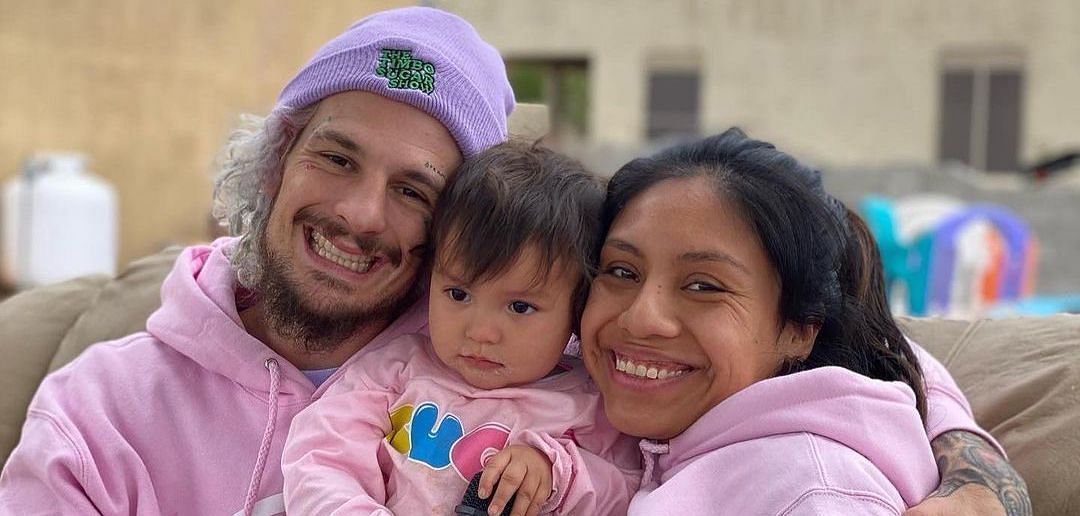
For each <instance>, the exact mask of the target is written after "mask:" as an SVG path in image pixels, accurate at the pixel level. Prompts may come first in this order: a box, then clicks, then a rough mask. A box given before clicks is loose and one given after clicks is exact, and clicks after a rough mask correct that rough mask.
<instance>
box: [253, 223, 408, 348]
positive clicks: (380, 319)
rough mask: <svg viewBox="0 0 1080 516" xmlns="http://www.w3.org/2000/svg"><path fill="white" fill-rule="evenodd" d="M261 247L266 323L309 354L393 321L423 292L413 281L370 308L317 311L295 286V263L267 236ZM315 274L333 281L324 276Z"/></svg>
mask: <svg viewBox="0 0 1080 516" xmlns="http://www.w3.org/2000/svg"><path fill="white" fill-rule="evenodd" d="M260 247H261V252H260V253H259V260H260V262H261V264H260V265H261V270H262V278H261V281H260V285H259V288H258V291H259V294H260V297H261V300H262V302H263V304H264V308H265V317H266V322H267V324H269V326H270V328H271V329H272V330H273V331H274V332H276V333H277V334H278V335H280V336H281V337H284V338H287V339H291V340H293V341H294V342H296V343H297V345H298V346H303V349H304V351H306V352H307V353H311V354H324V353H331V352H333V351H335V350H337V349H338V348H340V347H341V346H342V344H344V343H345V342H346V341H347V340H349V338H350V337H352V336H354V335H356V334H358V333H360V332H361V331H363V330H364V329H366V328H370V327H373V326H376V325H385V324H386V323H388V322H389V321H392V320H393V319H394V318H396V317H397V316H398V315H400V314H401V313H402V312H404V311H405V309H407V308H408V307H409V306H410V305H412V304H413V303H415V302H416V300H418V299H419V298H420V296H421V295H422V293H423V288H422V285H421V282H419V281H413V282H412V283H411V285H410V286H409V287H408V288H406V289H404V290H403V291H401V292H394V293H390V295H388V296H387V297H385V298H383V299H380V300H378V301H377V302H375V303H374V304H371V305H368V306H361V307H356V308H350V309H345V310H336V311H334V310H330V311H325V310H324V311H318V310H316V309H313V308H312V307H311V306H310V304H309V303H307V302H305V300H304V299H303V296H302V295H301V293H300V289H299V287H298V286H297V285H296V282H295V279H294V274H295V270H294V268H293V266H292V264H291V263H289V261H288V259H287V258H285V257H284V256H281V255H279V254H277V253H275V252H274V251H273V250H272V249H270V246H269V245H268V242H267V239H266V238H265V233H264V238H263V241H262V245H261V246H260ZM314 274H315V275H316V277H322V278H325V279H327V280H328V281H330V282H332V281H333V279H331V278H328V277H326V276H324V275H322V274H321V273H314ZM325 288H326V289H327V290H333V289H334V288H335V287H334V286H332V285H329V284H328V285H326V286H325Z"/></svg>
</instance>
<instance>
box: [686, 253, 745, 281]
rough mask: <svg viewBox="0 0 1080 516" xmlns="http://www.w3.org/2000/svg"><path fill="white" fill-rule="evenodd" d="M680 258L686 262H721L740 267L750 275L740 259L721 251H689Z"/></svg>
mask: <svg viewBox="0 0 1080 516" xmlns="http://www.w3.org/2000/svg"><path fill="white" fill-rule="evenodd" d="M679 259H680V260H682V261H684V262H721V263H726V264H729V265H731V266H733V267H735V268H736V269H739V270H741V271H742V272H743V274H746V275H750V270H749V269H747V268H746V266H745V265H743V264H742V262H740V261H739V260H736V259H735V257H734V256H731V255H730V254H727V253H724V252H720V251H691V252H689V253H683V254H682V255H681V256H679Z"/></svg>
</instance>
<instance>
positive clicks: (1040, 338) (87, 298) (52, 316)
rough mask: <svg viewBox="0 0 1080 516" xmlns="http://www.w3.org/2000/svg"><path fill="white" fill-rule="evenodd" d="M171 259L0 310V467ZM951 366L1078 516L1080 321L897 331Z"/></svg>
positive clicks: (139, 317) (1060, 502) (139, 312)
mask: <svg viewBox="0 0 1080 516" xmlns="http://www.w3.org/2000/svg"><path fill="white" fill-rule="evenodd" d="M177 252H178V251H177V250H175V249H174V250H169V251H165V252H163V253H160V254H157V255H154V256H151V257H149V258H145V259H143V260H140V261H137V262H135V263H133V264H132V265H131V266H130V267H129V268H128V269H127V270H125V271H124V272H123V273H121V274H120V275H119V276H118V277H116V278H108V277H104V276H97V277H89V278H82V279H77V280H73V281H69V282H67V283H62V284H59V285H54V286H50V287H46V288H40V289H36V290H31V291H28V292H24V293H22V294H19V295H17V296H15V297H13V298H11V299H9V300H7V301H5V302H3V303H0V349H3V350H4V357H3V359H2V360H0V390H2V392H4V396H3V397H2V398H0V460H4V459H6V457H7V456H8V454H9V453H10V451H11V448H12V447H14V445H15V443H16V442H17V441H18V439H19V431H20V427H21V425H22V421H23V418H24V417H25V415H26V407H27V405H28V404H29V402H30V398H31V396H33V393H34V389H35V388H36V387H37V385H38V383H39V382H40V381H41V379H42V377H43V376H44V375H45V374H46V373H48V372H49V371H53V370H55V369H57V368H59V367H62V366H63V365H64V364H66V363H67V362H68V361H70V360H71V359H73V358H74V357H76V356H77V355H78V354H79V353H80V352H81V351H82V350H83V349H84V348H85V347H86V346H87V345H89V344H91V343H94V342H98V341H101V340H107V339H111V338H116V337H119V336H122V335H125V334H127V333H131V332H135V331H140V330H141V329H142V328H143V324H144V322H145V320H146V317H147V316H148V315H149V314H150V312H152V311H153V310H154V309H156V307H157V306H158V304H159V299H158V287H159V285H160V283H161V280H162V279H163V278H164V277H165V274H167V273H168V271H169V268H170V266H171V264H172V261H173V260H174V258H175V257H176V254H177ZM903 324H904V327H905V329H906V331H907V332H908V333H909V335H910V336H911V337H912V338H914V339H915V340H916V341H918V342H920V343H922V344H923V345H924V346H925V347H926V348H927V349H928V350H929V351H930V352H931V353H933V354H934V355H935V356H937V357H938V358H939V359H941V361H942V362H944V363H945V365H946V366H948V368H949V370H950V371H951V372H952V374H953V376H954V377H955V378H956V381H957V382H958V383H959V384H960V387H961V388H962V389H963V390H964V392H965V394H967V396H968V399H969V400H970V401H971V405H972V407H973V408H974V410H975V416H976V418H977V419H978V421H979V424H981V425H982V426H983V427H985V428H987V429H988V430H990V432H991V433H993V434H994V436H995V437H996V438H997V439H998V440H1000V441H1001V444H1002V445H1004V446H1005V449H1006V450H1007V451H1008V453H1009V455H1010V458H1011V461H1012V464H1013V465H1014V466H1015V467H1016V469H1017V470H1019V471H1020V473H1021V474H1022V475H1023V476H1024V478H1025V479H1026V480H1027V483H1028V487H1029V489H1030V492H1031V499H1032V504H1033V506H1034V508H1035V514H1039V515H1043V514H1053V515H1076V514H1080V316H1077V315H1071V316H1070V315H1061V316H1056V317H1048V318H1039V319H1035V318H1027V319H1024V318H1021V319H1010V320H979V321H974V322H967V321H946V320H929V319H910V320H905V321H903Z"/></svg>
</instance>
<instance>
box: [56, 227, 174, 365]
mask: <svg viewBox="0 0 1080 516" xmlns="http://www.w3.org/2000/svg"><path fill="white" fill-rule="evenodd" d="M180 251H181V248H179V247H174V248H170V249H166V250H164V251H162V252H160V253H157V254H155V255H152V256H147V257H146V258H142V259H140V260H137V261H134V262H131V264H130V265H128V268H127V269H125V270H124V271H123V272H121V273H120V275H118V276H117V277H116V278H115V279H113V280H112V281H110V282H108V283H106V284H105V285H104V286H103V287H102V288H101V291H100V292H99V294H98V296H97V298H96V299H95V300H94V302H93V304H91V305H90V306H88V307H87V309H86V311H84V312H83V313H82V314H81V315H79V318H78V319H76V320H75V322H74V324H73V325H72V326H71V329H70V330H68V332H67V333H66V334H65V335H64V336H63V340H61V341H60V346H59V347H58V348H57V350H56V355H55V356H54V357H53V358H52V361H51V362H50V363H49V371H50V372H51V371H55V370H56V369H59V368H60V367H63V366H64V364H66V363H68V362H70V361H71V360H72V359H74V358H75V357H77V356H79V353H82V351H83V350H84V349H86V347H87V346H89V345H90V344H93V343H95V342H102V341H106V340H113V339H118V338H120V337H123V336H125V335H130V334H132V333H135V332H139V331H143V330H145V329H146V319H147V318H149V317H150V314H151V313H153V312H154V311H155V310H157V309H158V307H160V306H161V282H162V281H164V280H165V276H167V275H168V274H169V271H171V270H172V267H173V262H175V261H176V257H177V256H178V255H179V254H180Z"/></svg>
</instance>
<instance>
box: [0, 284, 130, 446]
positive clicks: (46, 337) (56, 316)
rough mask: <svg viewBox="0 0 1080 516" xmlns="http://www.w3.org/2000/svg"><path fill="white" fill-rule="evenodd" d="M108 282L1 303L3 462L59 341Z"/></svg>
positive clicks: (53, 288)
mask: <svg viewBox="0 0 1080 516" xmlns="http://www.w3.org/2000/svg"><path fill="white" fill-rule="evenodd" d="M107 281H109V277H108V276H104V275H98V276H88V277H85V278H78V279H74V280H71V281H66V282H64V283H60V284H57V285H51V286H48V287H42V288H36V289H33V290H27V291H25V292H22V293H20V294H17V295H15V296H14V297H11V298H9V299H7V300H5V301H4V302H3V303H0V349H3V353H4V356H3V360H0V392H3V395H2V396H0V460H6V459H7V456H8V454H9V453H11V449H12V448H14V447H15V443H17V442H18V441H19V434H20V432H21V431H22V425H23V420H25V419H26V408H27V407H28V406H29V405H30V399H31V398H32V397H33V396H34V391H36V390H37V386H38V384H39V383H41V379H42V378H44V377H45V373H46V372H48V371H49V364H50V362H51V361H52V359H53V356H54V355H55V354H56V348H57V346H58V345H59V343H60V340H61V339H62V338H63V337H64V335H65V334H67V332H68V330H69V329H71V326H72V325H73V324H74V323H75V320H76V319H78V317H79V314H81V313H82V312H83V311H84V310H86V307H88V306H90V304H91V303H93V301H94V299H95V298H96V297H97V294H98V292H99V291H100V289H101V287H102V286H103V285H104V284H105V283H106V282H107Z"/></svg>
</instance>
